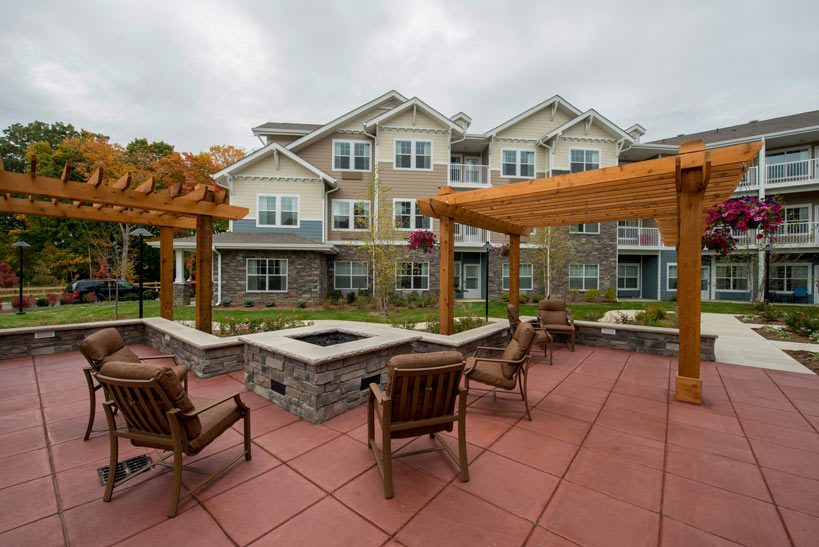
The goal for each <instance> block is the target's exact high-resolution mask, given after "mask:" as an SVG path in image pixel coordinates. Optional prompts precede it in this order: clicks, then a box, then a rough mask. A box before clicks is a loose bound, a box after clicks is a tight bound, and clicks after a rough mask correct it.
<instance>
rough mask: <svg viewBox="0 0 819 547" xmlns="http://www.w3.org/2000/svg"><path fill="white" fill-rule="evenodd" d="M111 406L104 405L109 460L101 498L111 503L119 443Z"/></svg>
mask: <svg viewBox="0 0 819 547" xmlns="http://www.w3.org/2000/svg"><path fill="white" fill-rule="evenodd" d="M111 406H112V405H111V404H110V403H108V404H106V405H105V406H104V407H103V408H104V409H105V418H106V420H107V422H108V440H109V443H110V458H109V461H108V482H106V483H105V493H104V494H103V496H102V501H111V496H112V495H113V494H114V483H115V482H116V476H117V459H118V457H119V441H118V439H117V435H116V425H115V424H114V416H113V414H112V412H111Z"/></svg>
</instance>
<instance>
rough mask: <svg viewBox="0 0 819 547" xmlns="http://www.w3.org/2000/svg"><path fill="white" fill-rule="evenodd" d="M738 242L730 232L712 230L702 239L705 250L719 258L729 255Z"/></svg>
mask: <svg viewBox="0 0 819 547" xmlns="http://www.w3.org/2000/svg"><path fill="white" fill-rule="evenodd" d="M737 241H738V240H737V238H735V237H732V236H731V233H730V232H729V231H728V230H711V231H709V232H706V234H705V235H704V236H703V237H702V243H703V245H704V246H705V248H706V249H708V250H709V251H714V252H715V253H717V255H719V256H727V255H729V254H730V253H731V251H733V250H734V247H736V244H737Z"/></svg>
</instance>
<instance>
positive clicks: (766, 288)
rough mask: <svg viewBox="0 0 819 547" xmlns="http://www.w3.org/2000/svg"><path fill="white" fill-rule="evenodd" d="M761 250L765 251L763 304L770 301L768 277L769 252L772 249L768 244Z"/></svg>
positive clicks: (769, 266)
mask: <svg viewBox="0 0 819 547" xmlns="http://www.w3.org/2000/svg"><path fill="white" fill-rule="evenodd" d="M762 250H763V251H765V296H764V297H763V299H764V300H765V302H769V301H770V292H769V287H770V276H769V275H768V274H769V273H770V271H771V251H773V247H772V246H771V244H770V243H768V244H766V245H765V246H764V247H762Z"/></svg>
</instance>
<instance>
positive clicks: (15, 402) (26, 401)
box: [0, 395, 40, 416]
mask: <svg viewBox="0 0 819 547" xmlns="http://www.w3.org/2000/svg"><path fill="white" fill-rule="evenodd" d="M39 408H40V398H39V397H38V396H37V395H33V396H31V397H19V398H16V399H0V416H7V415H9V414H15V413H17V412H26V411H32V410H39Z"/></svg>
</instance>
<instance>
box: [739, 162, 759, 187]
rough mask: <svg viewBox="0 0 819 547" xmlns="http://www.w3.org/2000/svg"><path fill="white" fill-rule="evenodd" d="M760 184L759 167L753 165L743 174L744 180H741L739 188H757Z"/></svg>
mask: <svg viewBox="0 0 819 547" xmlns="http://www.w3.org/2000/svg"><path fill="white" fill-rule="evenodd" d="M758 186H759V167H757V166H756V165H753V166H751V167H749V168H748V170H747V171H746V172H745V175H743V177H742V180H740V181H739V187H738V188H737V189H738V190H745V189H748V188H756V187H758Z"/></svg>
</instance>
